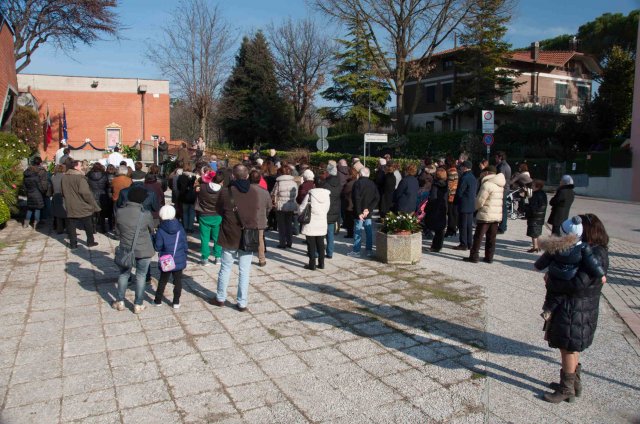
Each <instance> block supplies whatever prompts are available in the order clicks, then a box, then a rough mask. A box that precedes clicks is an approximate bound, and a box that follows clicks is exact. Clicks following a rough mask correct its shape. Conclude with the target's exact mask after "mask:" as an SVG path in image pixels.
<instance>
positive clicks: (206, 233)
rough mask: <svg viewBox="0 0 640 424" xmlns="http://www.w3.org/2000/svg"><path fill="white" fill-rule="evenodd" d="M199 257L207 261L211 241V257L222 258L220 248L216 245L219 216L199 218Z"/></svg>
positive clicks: (220, 219)
mask: <svg viewBox="0 0 640 424" xmlns="http://www.w3.org/2000/svg"><path fill="white" fill-rule="evenodd" d="M198 222H199V223H200V256H202V260H205V261H206V260H207V259H209V253H210V252H211V251H210V249H209V244H210V243H211V241H213V257H214V258H220V257H221V256H222V248H221V247H220V245H219V244H218V232H219V231H220V223H221V222H222V217H221V216H220V215H212V216H202V215H201V216H200V218H199V220H198Z"/></svg>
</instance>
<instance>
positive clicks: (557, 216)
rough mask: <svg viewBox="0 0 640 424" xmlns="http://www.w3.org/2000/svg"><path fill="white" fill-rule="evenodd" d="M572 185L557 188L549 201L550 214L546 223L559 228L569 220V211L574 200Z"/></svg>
mask: <svg viewBox="0 0 640 424" xmlns="http://www.w3.org/2000/svg"><path fill="white" fill-rule="evenodd" d="M573 187H574V185H573V184H568V185H563V186H560V187H558V190H557V191H556V194H554V195H553V197H552V198H551V200H549V206H551V213H550V214H549V219H547V222H548V223H549V224H550V225H553V226H556V227H559V226H560V225H562V223H563V222H564V221H566V220H567V219H568V218H569V211H570V210H571V205H572V204H573V199H574V198H575V193H574V192H573Z"/></svg>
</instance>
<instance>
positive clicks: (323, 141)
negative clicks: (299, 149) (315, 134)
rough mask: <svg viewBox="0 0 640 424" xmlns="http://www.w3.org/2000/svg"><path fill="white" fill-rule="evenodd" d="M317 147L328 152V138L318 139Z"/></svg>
mask: <svg viewBox="0 0 640 424" xmlns="http://www.w3.org/2000/svg"><path fill="white" fill-rule="evenodd" d="M316 147H317V148H318V150H320V151H321V152H326V151H327V150H328V149H329V142H328V141H327V139H326V138H320V139H318V141H317V142H316Z"/></svg>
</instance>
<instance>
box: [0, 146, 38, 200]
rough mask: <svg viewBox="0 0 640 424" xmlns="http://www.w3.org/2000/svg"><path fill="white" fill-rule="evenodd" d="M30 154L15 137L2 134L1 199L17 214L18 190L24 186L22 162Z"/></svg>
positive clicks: (0, 156) (0, 153)
mask: <svg viewBox="0 0 640 424" xmlns="http://www.w3.org/2000/svg"><path fill="white" fill-rule="evenodd" d="M30 153H31V152H30V150H29V148H28V147H27V146H25V145H24V144H22V143H20V142H19V141H18V138H17V137H16V136H15V135H13V134H8V133H0V199H2V200H3V202H4V204H5V205H6V206H7V207H8V208H9V209H10V210H11V211H13V212H17V203H18V190H19V189H20V187H21V186H22V173H23V169H22V165H21V161H22V159H24V158H26V157H28V156H29V154H30Z"/></svg>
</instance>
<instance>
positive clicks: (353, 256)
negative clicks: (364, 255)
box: [347, 251, 360, 258]
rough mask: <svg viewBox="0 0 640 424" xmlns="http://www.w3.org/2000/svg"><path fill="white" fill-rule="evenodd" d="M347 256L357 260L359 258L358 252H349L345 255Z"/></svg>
mask: <svg viewBox="0 0 640 424" xmlns="http://www.w3.org/2000/svg"><path fill="white" fill-rule="evenodd" d="M347 256H350V257H352V258H359V257H360V252H353V251H351V252H349V253H347Z"/></svg>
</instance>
